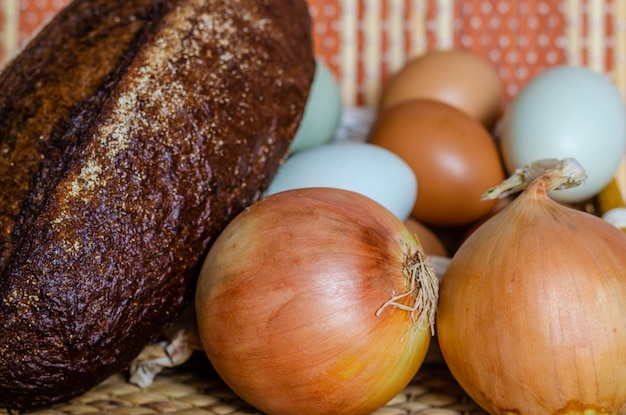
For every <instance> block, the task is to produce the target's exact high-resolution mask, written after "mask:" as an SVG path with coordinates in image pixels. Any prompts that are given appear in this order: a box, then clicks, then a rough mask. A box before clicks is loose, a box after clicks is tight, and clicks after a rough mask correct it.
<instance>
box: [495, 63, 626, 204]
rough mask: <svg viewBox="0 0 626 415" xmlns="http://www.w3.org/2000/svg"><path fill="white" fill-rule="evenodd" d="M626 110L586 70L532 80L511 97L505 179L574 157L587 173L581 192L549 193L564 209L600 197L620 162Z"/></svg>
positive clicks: (566, 69) (567, 69) (555, 71)
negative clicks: (535, 166) (519, 171)
mask: <svg viewBox="0 0 626 415" xmlns="http://www.w3.org/2000/svg"><path fill="white" fill-rule="evenodd" d="M625 145H626V109H625V108H624V103H623V100H622V98H621V95H620V93H619V91H618V90H617V88H616V87H615V86H614V85H613V84H612V83H611V81H610V80H609V79H608V78H606V77H605V76H603V75H600V74H598V73H596V72H593V71H592V70H590V69H586V68H582V67H572V66H559V67H554V68H551V69H548V70H546V71H544V72H542V73H541V74H539V75H537V76H536V77H535V78H533V79H532V80H531V81H530V82H529V83H528V84H526V86H525V87H524V88H522V90H521V91H520V93H519V94H518V95H517V96H516V97H515V99H514V100H513V102H512V104H511V108H510V109H509V111H508V112H507V115H506V117H505V120H504V122H503V126H502V136H501V139H500V148H501V152H502V157H503V159H504V162H505V165H506V168H507V170H508V171H509V173H512V172H513V171H514V170H515V169H517V168H519V167H522V166H524V165H525V164H527V163H530V162H532V161H535V160H538V159H543V158H559V159H561V158H566V157H574V158H575V159H576V160H578V161H579V162H580V163H581V164H582V166H583V167H584V168H585V170H586V172H587V176H588V178H587V181H586V183H585V184H583V185H582V186H579V187H576V188H572V189H567V190H558V191H552V192H550V196H551V197H552V198H554V199H556V200H558V201H561V202H565V203H576V202H581V201H584V200H586V199H589V198H591V197H593V196H595V195H596V194H597V193H599V192H600V191H601V190H602V189H603V188H604V187H605V186H606V185H607V184H608V183H609V182H610V180H611V178H612V177H613V175H614V173H615V171H616V169H617V167H618V166H619V164H620V162H621V161H622V158H623V155H624V149H625Z"/></svg>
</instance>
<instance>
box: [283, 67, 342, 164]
mask: <svg viewBox="0 0 626 415" xmlns="http://www.w3.org/2000/svg"><path fill="white" fill-rule="evenodd" d="M342 112H343V101H342V98H341V93H340V91H339V85H338V83H337V80H336V79H335V77H334V75H333V74H332V72H331V71H330V69H329V68H328V67H327V66H326V65H325V64H324V62H322V61H321V60H317V64H316V70H315V77H314V78H313V84H312V85H311V91H310V92H309V98H308V99H307V103H306V106H305V108H304V114H303V115H302V121H301V122H300V126H299V127H298V131H297V132H296V135H295V137H294V139H293V141H292V142H291V146H290V147H289V151H290V152H292V153H295V152H297V151H301V150H304V149H307V148H312V147H316V146H319V145H322V144H326V143H329V142H330V141H331V140H332V139H333V137H334V134H335V131H336V130H337V127H338V126H339V121H340V119H341V115H342Z"/></svg>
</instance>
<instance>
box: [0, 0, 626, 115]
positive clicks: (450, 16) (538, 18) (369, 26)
mask: <svg viewBox="0 0 626 415" xmlns="http://www.w3.org/2000/svg"><path fill="white" fill-rule="evenodd" d="M68 2H69V0H2V3H1V7H0V27H1V28H2V30H0V40H1V41H0V45H1V48H0V59H3V60H4V59H7V58H8V56H10V55H11V54H12V53H14V51H15V50H16V49H17V48H18V47H19V46H20V45H22V44H23V43H24V42H25V40H26V39H28V37H29V36H30V35H31V34H32V33H33V32H34V31H35V30H36V29H37V28H38V27H39V26H40V25H41V24H42V23H43V22H45V21H46V20H47V19H49V18H50V16H52V15H53V14H54V13H55V12H57V11H58V10H59V9H61V8H62V7H63V6H65V5H66V4H67V3H68ZM308 3H309V6H310V10H311V16H312V18H313V22H314V27H313V30H314V46H315V52H316V55H317V57H318V58H320V59H322V60H324V61H325V62H326V63H327V65H328V66H329V67H330V68H331V69H332V70H333V72H334V73H335V75H336V77H337V79H338V80H339V82H340V85H341V89H342V94H343V97H344V101H345V103H346V104H347V105H371V104H374V103H375V102H376V100H377V98H378V96H379V94H380V90H381V88H382V87H383V86H384V83H385V81H386V80H387V79H388V78H389V76H390V75H392V74H393V73H394V72H395V71H396V70H398V69H399V68H400V67H401V66H402V65H403V63H404V62H406V60H408V59H410V58H412V57H414V56H416V55H419V54H421V53H424V52H425V51H426V50H431V49H445V48H465V49H469V50H471V51H473V52H475V53H476V54H478V55H480V56H482V57H484V58H485V59H487V60H488V61H489V62H491V63H492V64H493V65H494V67H495V68H496V70H497V71H498V73H499V74H500V76H501V78H502V80H503V83H504V85H505V92H506V97H507V98H508V99H509V100H510V98H512V97H514V96H515V94H517V92H518V91H519V90H520V88H522V87H523V86H524V84H525V83H526V82H527V81H528V80H529V79H531V78H532V77H533V76H534V75H536V74H537V73H538V72H540V71H541V70H543V69H545V68H547V67H550V66H554V65H559V64H564V63H569V64H575V65H586V66H589V67H591V68H593V69H595V70H597V71H599V72H603V73H607V74H608V75H609V76H610V77H611V78H612V79H613V80H614V81H615V82H616V84H617V85H618V87H619V88H620V90H622V91H626V0H532V1H531V0H528V1H519V0H463V1H456V0H308Z"/></svg>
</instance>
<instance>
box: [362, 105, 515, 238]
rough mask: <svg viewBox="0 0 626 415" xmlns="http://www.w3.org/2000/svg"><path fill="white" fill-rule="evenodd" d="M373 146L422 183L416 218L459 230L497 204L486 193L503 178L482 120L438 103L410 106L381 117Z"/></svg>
mask: <svg viewBox="0 0 626 415" xmlns="http://www.w3.org/2000/svg"><path fill="white" fill-rule="evenodd" d="M368 141H369V142H370V143H372V144H376V145H379V146H381V147H384V148H386V149H388V150H390V151H392V152H393V153H395V154H397V155H398V156H400V157H401V158H402V159H403V160H404V161H405V162H406V163H407V164H408V165H409V166H411V168H412V169H413V172H414V173H415V176H416V177H417V181H418V183H419V189H420V190H419V195H418V197H417V201H416V203H415V206H414V208H413V210H412V213H411V216H413V217H414V218H416V219H418V220H419V221H421V222H424V223H426V224H429V225H438V226H456V225H464V224H467V223H470V222H472V221H474V220H476V219H478V218H480V217H481V216H482V215H484V214H486V213H487V212H488V211H489V210H490V209H491V208H492V207H493V206H494V204H495V203H496V202H495V201H493V200H492V201H482V200H481V197H482V194H483V193H484V192H485V191H486V190H488V189H489V188H491V187H493V186H495V185H497V184H500V183H501V182H502V180H503V179H504V169H503V167H502V164H501V161H500V157H499V153H498V149H497V146H496V144H495V141H494V140H493V138H492V137H491V135H490V134H489V133H488V131H487V130H486V129H485V127H484V126H482V125H481V124H480V123H479V122H478V121H476V120H474V119H473V118H471V117H469V116H468V115H467V114H465V113H463V112H461V111H460V110H458V109H456V108H454V107H451V106H450V105H447V104H444V103H442V102H439V101H434V100H427V99H420V100H413V101H406V102H404V103H402V104H398V105H396V106H393V107H391V108H389V109H388V110H386V111H384V112H382V113H381V114H379V116H378V118H377V120H376V122H375V123H374V126H373V127H372V130H371V132H370V136H369V138H368Z"/></svg>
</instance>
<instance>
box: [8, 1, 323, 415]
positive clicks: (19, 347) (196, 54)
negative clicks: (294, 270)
mask: <svg viewBox="0 0 626 415" xmlns="http://www.w3.org/2000/svg"><path fill="white" fill-rule="evenodd" d="M314 70H315V62H314V59H313V52H312V45H311V38H310V17H309V15H308V10H307V5H306V2H305V1H304V0H274V1H270V0H176V1H172V0H169V1H165V0H163V1H154V0H153V1H146V0H133V1H128V0H115V1H111V0H76V1H74V2H73V3H71V4H70V5H69V6H68V7H67V8H66V9H65V10H64V11H63V12H61V13H60V14H59V15H58V16H57V17H56V18H55V19H54V20H52V21H51V22H50V24H48V25H47V26H46V27H45V28H44V29H43V30H42V31H41V32H40V33H39V34H38V35H37V36H36V37H35V38H34V39H33V40H32V41H31V42H30V43H29V44H28V45H27V47H26V48H25V49H24V50H23V51H22V52H21V53H20V55H18V57H17V58H16V59H15V60H14V61H13V62H12V63H11V64H9V65H8V66H7V67H6V68H5V69H4V71H3V73H2V74H1V75H0V189H2V193H3V197H2V200H1V201H0V272H1V274H0V408H6V409H12V410H31V409H36V408H40V407H44V406H47V405H50V404H52V403H55V402H60V401H64V400H67V399H69V398H71V397H74V396H77V395H79V394H81V393H83V392H84V391H86V390H88V389H89V388H91V387H93V386H95V385H96V384H98V383H99V382H101V381H102V380H104V379H105V378H107V377H108V376H110V375H111V374H113V373H116V372H118V371H120V370H122V369H124V368H125V367H126V366H127V365H128V364H129V363H130V361H131V360H132V359H133V358H134V357H135V356H136V355H137V354H138V353H139V351H140V350H141V349H142V348H143V347H144V346H145V345H146V344H148V343H149V342H151V341H153V340H154V339H155V338H156V337H157V336H158V334H159V333H160V332H161V331H162V329H163V328H165V327H166V326H167V325H168V324H169V323H171V322H172V321H173V320H174V319H175V318H176V317H177V316H178V315H179V314H180V312H181V311H182V310H183V308H184V307H185V305H186V304H187V303H188V302H189V301H190V299H191V296H192V292H193V289H194V285H195V280H196V276H197V271H198V269H199V266H200V264H201V260H202V259H203V257H204V255H205V254H206V252H207V251H208V248H209V247H210V245H211V243H212V242H213V240H214V239H215V238H216V237H217V235H218V234H219V233H220V231H221V230H222V229H223V228H224V226H225V225H226V224H227V223H228V222H229V221H230V220H231V219H232V218H233V217H234V216H235V215H236V214H237V213H239V212H240V211H241V210H242V209H244V208H245V206H248V205H250V204H251V203H253V202H254V201H255V200H257V199H258V198H260V196H261V194H262V192H263V191H264V190H265V188H266V187H267V185H268V184H269V181H270V180H271V178H272V177H273V175H274V174H275V172H276V170H277V169H278V167H279V165H280V163H281V162H282V160H283V159H284V157H285V156H286V153H287V149H288V146H289V143H290V140H291V139H292V137H293V135H294V134H295V131H296V128H297V126H298V124H299V121H300V119H301V116H302V113H303V110H304V105H305V103H306V98H307V95H308V91H309V88H310V85H311V82H312V79H313V73H314Z"/></svg>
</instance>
